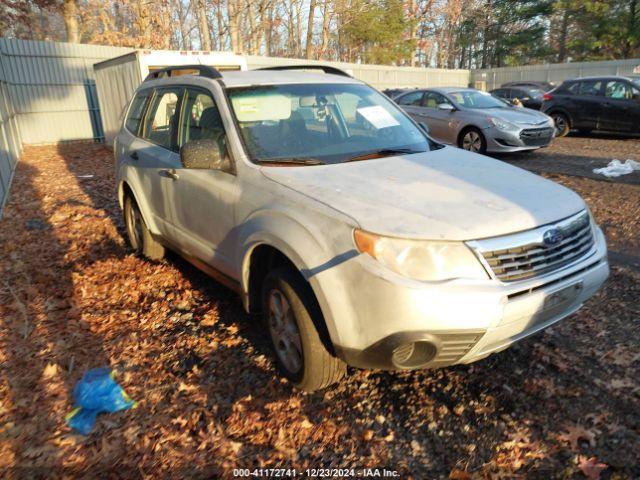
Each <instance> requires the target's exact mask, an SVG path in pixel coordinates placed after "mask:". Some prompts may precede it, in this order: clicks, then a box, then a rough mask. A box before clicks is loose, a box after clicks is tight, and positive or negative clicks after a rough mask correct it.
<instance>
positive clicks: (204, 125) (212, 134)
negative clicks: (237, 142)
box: [178, 89, 226, 157]
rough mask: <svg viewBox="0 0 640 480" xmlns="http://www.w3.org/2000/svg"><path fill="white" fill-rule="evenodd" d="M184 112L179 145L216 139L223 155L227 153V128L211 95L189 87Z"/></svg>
mask: <svg viewBox="0 0 640 480" xmlns="http://www.w3.org/2000/svg"><path fill="white" fill-rule="evenodd" d="M182 112H183V113H182V123H181V128H180V139H179V140H178V144H179V146H180V147H182V146H183V145H186V144H187V143H189V142H192V141H195V140H214V141H215V142H217V144H218V148H219V149H220V156H221V157H223V156H224V155H225V153H226V149H225V130H224V126H223V124H222V118H221V117H220V112H219V110H218V107H217V106H216V104H215V102H214V100H213V98H212V97H211V95H209V94H208V93H205V92H203V91H201V90H194V89H187V92H186V94H185V99H184V102H183V110H182Z"/></svg>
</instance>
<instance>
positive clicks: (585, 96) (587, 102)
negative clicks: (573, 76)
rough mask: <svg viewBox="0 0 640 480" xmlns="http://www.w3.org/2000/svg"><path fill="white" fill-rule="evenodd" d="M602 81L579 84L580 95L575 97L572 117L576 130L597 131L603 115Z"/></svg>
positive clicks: (573, 97) (586, 81)
mask: <svg viewBox="0 0 640 480" xmlns="http://www.w3.org/2000/svg"><path fill="white" fill-rule="evenodd" d="M603 84H604V82H603V81H602V80H581V81H580V82H578V83H577V87H576V88H577V89H578V94H577V95H573V96H572V99H573V102H574V107H573V109H572V111H571V112H570V113H571V117H572V120H573V127H574V128H581V129H597V128H601V127H600V126H599V125H598V122H599V120H600V117H601V115H602V109H603V104H604V98H603V96H602V90H603Z"/></svg>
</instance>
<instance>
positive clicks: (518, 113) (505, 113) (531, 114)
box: [483, 99, 551, 126]
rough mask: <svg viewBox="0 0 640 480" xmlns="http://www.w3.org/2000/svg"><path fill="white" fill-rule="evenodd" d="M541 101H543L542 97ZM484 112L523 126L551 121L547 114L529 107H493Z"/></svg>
mask: <svg viewBox="0 0 640 480" xmlns="http://www.w3.org/2000/svg"><path fill="white" fill-rule="evenodd" d="M540 101H542V99H541V100H540ZM483 113H486V115H487V116H492V117H498V118H500V119H502V120H506V121H508V122H511V123H515V124H517V125H523V126H531V125H536V126H540V125H539V124H540V123H543V122H549V117H548V116H547V115H545V114H544V113H541V112H538V111H537V110H531V109H529V108H517V107H507V108H491V109H487V110H483ZM549 126H551V124H549Z"/></svg>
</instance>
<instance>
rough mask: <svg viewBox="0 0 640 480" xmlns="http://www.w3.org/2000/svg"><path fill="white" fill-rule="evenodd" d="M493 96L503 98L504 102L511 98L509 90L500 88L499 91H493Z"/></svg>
mask: <svg viewBox="0 0 640 480" xmlns="http://www.w3.org/2000/svg"><path fill="white" fill-rule="evenodd" d="M493 95H494V96H496V97H498V98H502V99H503V100H505V99H508V98H509V90H508V89H506V88H500V89H498V90H494V91H493Z"/></svg>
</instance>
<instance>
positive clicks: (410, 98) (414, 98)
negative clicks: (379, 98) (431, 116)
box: [398, 92, 422, 107]
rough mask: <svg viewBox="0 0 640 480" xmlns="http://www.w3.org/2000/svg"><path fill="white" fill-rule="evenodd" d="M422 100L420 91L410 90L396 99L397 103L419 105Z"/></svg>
mask: <svg viewBox="0 0 640 480" xmlns="http://www.w3.org/2000/svg"><path fill="white" fill-rule="evenodd" d="M421 102H422V92H411V93H407V94H406V95H403V96H402V97H400V98H399V99H398V105H405V106H408V107H419V106H420V104H421Z"/></svg>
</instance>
